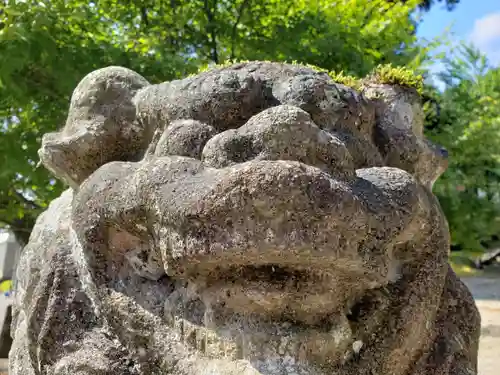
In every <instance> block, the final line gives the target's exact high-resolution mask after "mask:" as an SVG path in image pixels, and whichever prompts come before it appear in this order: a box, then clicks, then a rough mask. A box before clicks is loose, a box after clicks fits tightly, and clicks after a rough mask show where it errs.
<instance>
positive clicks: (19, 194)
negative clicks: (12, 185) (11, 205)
mask: <svg viewBox="0 0 500 375" xmlns="http://www.w3.org/2000/svg"><path fill="white" fill-rule="evenodd" d="M14 192H15V194H16V196H17V197H18V198H19V199H20V200H21V201H23V202H24V203H26V204H27V205H30V206H31V208H35V209H41V208H42V207H40V206H39V205H38V204H37V203H35V202H34V201H32V200H31V199H28V198H26V197H25V196H24V195H22V194H21V193H19V192H17V191H14Z"/></svg>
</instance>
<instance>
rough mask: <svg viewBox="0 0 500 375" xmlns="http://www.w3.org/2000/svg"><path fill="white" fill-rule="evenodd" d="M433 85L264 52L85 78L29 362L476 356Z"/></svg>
mask: <svg viewBox="0 0 500 375" xmlns="http://www.w3.org/2000/svg"><path fill="white" fill-rule="evenodd" d="M422 126H423V112H422V107H421V106H420V104H419V97H418V94H417V92H416V91H415V90H413V89H411V88H405V87H402V86H397V85H393V86H391V85H386V84H382V83H380V82H379V83H377V82H375V81H373V80H372V81H370V80H367V81H366V82H365V83H364V84H363V90H362V93H359V92H357V91H355V90H354V89H352V88H349V87H347V86H344V85H341V84H338V83H335V82H333V81H332V79H331V78H330V77H329V76H328V75H327V74H325V73H321V72H317V71H315V70H313V69H310V68H306V67H303V66H298V65H286V64H278V63H264V62H251V63H241V64H235V65H232V66H228V67H223V68H216V69H213V70H210V71H207V72H204V73H201V74H198V75H196V76H192V77H189V78H186V79H183V80H178V81H172V82H166V83H162V84H159V85H151V84H149V83H148V82H147V81H146V80H145V79H144V78H143V77H141V76H140V75H138V74H137V73H135V72H133V71H130V70H128V69H125V68H120V67H108V68H105V69H100V70H97V71H94V72H92V73H90V74H89V75H88V76H86V77H85V78H84V79H83V80H82V81H81V82H80V84H79V85H78V87H77V88H76V89H75V91H74V93H73V96H72V99H71V106H70V109H69V115H68V119H67V123H66V125H65V126H64V128H63V129H62V130H61V131H60V132H58V133H52V134H46V135H45V136H44V138H43V142H42V147H41V149H40V151H39V154H40V158H41V161H42V162H43V164H44V165H45V166H46V167H47V168H48V169H49V170H51V171H52V172H53V173H54V175H55V176H56V177H57V178H59V179H62V180H64V181H65V182H66V183H67V184H69V186H70V188H69V189H68V190H66V191H65V192H64V193H63V194H62V195H61V196H60V197H59V198H58V199H56V200H54V201H53V202H52V203H51V205H50V207H49V208H48V209H47V211H46V212H45V213H43V214H42V215H41V216H40V217H39V219H38V221H37V224H36V226H35V228H34V230H33V233H32V235H31V239H30V242H29V244H28V245H27V247H26V248H25V250H24V253H23V256H22V259H21V261H20V265H19V268H18V275H17V277H18V280H19V284H18V287H17V288H18V290H17V293H16V306H15V312H14V318H13V319H14V321H13V327H14V329H13V331H14V332H15V335H14V336H15V337H14V343H13V346H12V350H11V353H10V374H11V375H163V374H172V375H240V374H241V375H250V374H252V375H257V374H261V375H271V374H273V375H275V374H276V375H286V374H288V375H292V374H293V375H326V374H328V375H330V374H334V375H473V374H476V372H477V370H476V367H477V363H476V362H477V349H478V337H479V315H478V312H477V309H476V307H475V305H474V302H473V299H472V297H471V295H470V293H469V291H468V290H467V288H466V287H465V286H464V285H463V284H462V282H461V281H460V280H459V279H458V278H457V276H456V275H455V274H454V273H453V271H452V270H451V269H450V266H449V265H448V262H447V252H448V248H449V234H448V228H447V224H446V220H445V218H444V216H443V213H442V211H441V209H440V207H439V204H438V202H437V200H436V198H435V197H434V196H433V195H432V193H431V187H432V184H433V182H434V181H435V180H436V178H437V177H438V176H439V175H440V174H441V173H442V172H443V171H444V169H445V164H446V160H445V159H446V152H445V151H444V150H442V149H440V148H438V147H436V146H434V145H432V144H431V143H430V142H428V141H427V140H426V139H425V138H423V135H422Z"/></svg>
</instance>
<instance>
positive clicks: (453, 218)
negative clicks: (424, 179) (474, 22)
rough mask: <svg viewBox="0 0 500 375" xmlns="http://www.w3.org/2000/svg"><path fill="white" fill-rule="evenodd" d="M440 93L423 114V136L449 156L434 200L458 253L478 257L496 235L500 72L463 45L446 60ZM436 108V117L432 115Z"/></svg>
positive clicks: (499, 196)
mask: <svg viewBox="0 0 500 375" xmlns="http://www.w3.org/2000/svg"><path fill="white" fill-rule="evenodd" d="M444 66H445V69H444V71H443V72H442V73H441V75H440V77H441V80H442V81H443V82H444V83H445V89H444V92H443V93H440V92H438V91H434V93H432V94H431V96H433V97H434V99H435V100H436V103H437V104H438V106H437V107H436V106H433V105H429V106H428V108H427V130H426V132H427V135H428V136H429V137H430V138H432V139H434V140H435V141H436V142H437V143H439V144H441V145H443V146H444V147H446V148H447V149H448V151H449V152H450V165H449V167H448V170H447V172H446V173H445V174H444V175H443V176H442V177H441V178H440V179H439V180H438V181H437V183H436V185H435V188H434V192H435V193H436V195H437V196H438V198H439V200H440V202H441V205H442V207H443V210H444V211H445V214H446V217H447V218H448V221H449V224H450V231H451V238H452V244H453V245H454V247H455V248H457V249H465V250H468V251H473V252H474V251H481V250H482V249H484V247H487V246H489V245H491V241H492V239H493V240H494V239H495V238H496V239H498V237H497V236H498V235H500V68H492V67H491V66H490V65H489V64H488V62H487V60H486V58H485V57H484V56H483V55H481V53H479V52H478V51H477V50H476V49H475V48H474V47H472V46H468V45H461V46H460V47H459V48H458V49H457V50H456V51H455V52H454V53H453V54H452V55H451V56H449V57H448V58H447V59H446V60H444ZM436 108H439V112H436Z"/></svg>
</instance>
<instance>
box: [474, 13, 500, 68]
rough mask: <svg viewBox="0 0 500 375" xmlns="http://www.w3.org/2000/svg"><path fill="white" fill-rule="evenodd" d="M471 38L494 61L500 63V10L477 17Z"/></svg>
mask: <svg viewBox="0 0 500 375" xmlns="http://www.w3.org/2000/svg"><path fill="white" fill-rule="evenodd" d="M469 39H470V41H471V42H473V43H474V44H475V45H476V46H477V47H478V48H479V49H480V50H481V51H483V52H484V53H485V54H486V55H487V56H488V57H489V59H490V60H491V62H493V63H500V12H496V13H490V14H487V15H486V16H484V17H482V18H479V19H477V20H476V21H475V22H474V27H473V29H472V32H471V33H470V35H469Z"/></svg>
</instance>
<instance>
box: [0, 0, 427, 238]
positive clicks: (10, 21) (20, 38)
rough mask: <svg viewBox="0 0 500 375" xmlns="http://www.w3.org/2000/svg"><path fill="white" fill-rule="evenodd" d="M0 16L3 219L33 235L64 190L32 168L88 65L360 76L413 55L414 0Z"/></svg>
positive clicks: (194, 3)
mask: <svg viewBox="0 0 500 375" xmlns="http://www.w3.org/2000/svg"><path fill="white" fill-rule="evenodd" d="M4 1H5V6H4V7H3V9H2V10H1V12H0V66H1V69H0V119H1V121H2V125H1V128H0V137H1V142H0V155H1V158H0V226H1V225H3V226H10V228H11V229H13V230H14V232H15V234H16V236H17V238H18V239H19V240H20V241H21V242H25V241H26V240H27V236H28V235H29V233H30V230H31V227H32V226H33V223H34V220H35V218H36V216H37V215H38V214H39V213H40V211H41V210H43V209H45V207H46V206H47V204H48V202H50V200H51V199H53V198H54V197H56V196H57V195H58V194H60V192H61V190H62V189H63V186H62V184H61V183H60V182H58V181H55V180H53V179H52V178H51V176H50V175H49V174H48V172H47V171H46V170H45V169H44V168H41V167H37V162H38V157H37V149H38V147H39V144H40V140H41V136H42V134H43V133H46V132H48V131H53V130H56V129H57V128H60V127H61V126H62V125H63V123H64V120H65V116H66V112H67V108H68V103H69V97H70V95H71V92H72V90H73V88H74V87H75V86H76V84H77V83H78V81H79V80H80V79H82V78H83V76H85V75H86V74H87V73H89V72H90V71H92V70H94V69H97V68H100V67H103V66H107V65H121V66H126V67H129V68H131V69H133V70H136V71H137V72H139V73H140V74H142V75H144V76H145V77H147V78H148V79H149V80H150V81H151V82H159V81H162V80H169V79H173V78H176V77H180V76H183V75H186V74H189V73H191V72H194V71H196V69H197V67H199V66H201V65H203V64H208V63H217V62H220V61H223V60H226V59H240V60H256V59H262V60H278V61H283V60H288V61H290V60H297V61H300V62H303V63H309V64H314V65H317V66H320V67H322V68H325V69H327V70H339V71H340V70H343V71H345V72H346V73H348V74H354V75H363V74H366V73H367V72H369V71H370V70H371V69H372V68H373V67H374V66H376V65H378V64H381V63H387V62H392V63H394V64H396V65H398V64H405V63H408V62H409V61H410V60H412V59H414V58H417V56H418V54H419V49H418V48H417V46H416V38H415V32H414V31H415V25H414V21H413V20H412V17H411V12H412V11H413V9H415V8H416V6H417V3H418V1H417V0H411V1H408V2H406V4H402V3H397V4H391V3H390V2H387V1H382V0H339V1H336V2H332V1H330V0H314V1H312V0H297V1H293V2H290V1H284V0H235V1H234V0H170V1H159V0H149V1H140V2H139V1H131V0H124V1H117V0H103V1H94V2H90V3H89V2H87V1H81V0H51V1H50V2H49V1H43V2H41V1H34V0H25V1H22V2H21V1H12V0H4Z"/></svg>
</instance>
